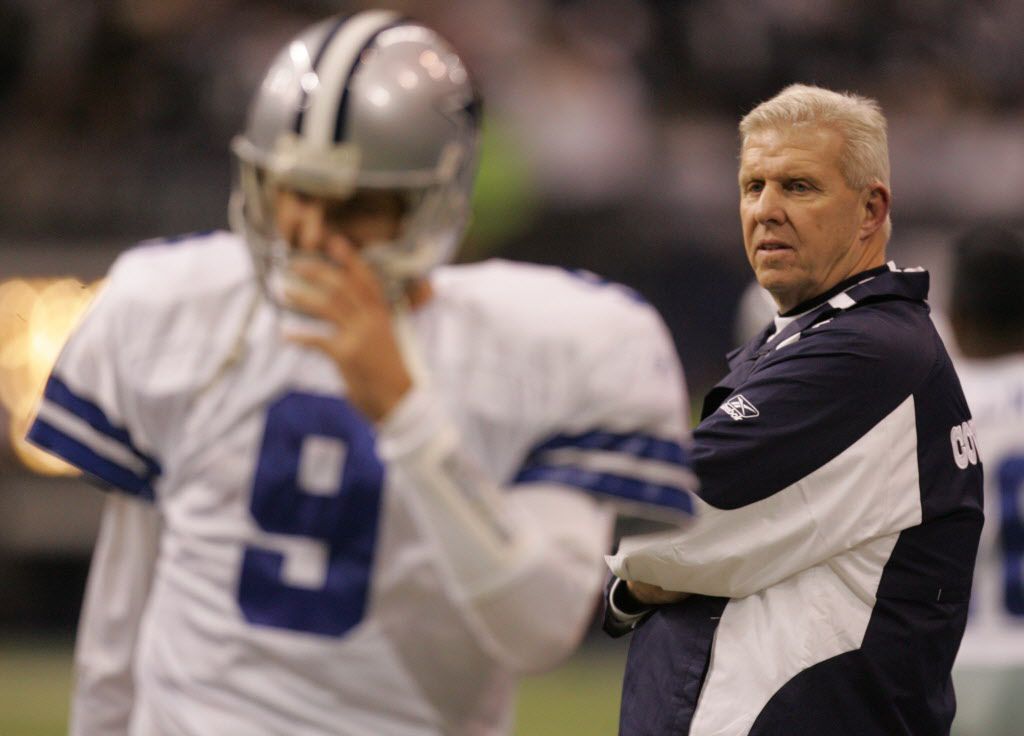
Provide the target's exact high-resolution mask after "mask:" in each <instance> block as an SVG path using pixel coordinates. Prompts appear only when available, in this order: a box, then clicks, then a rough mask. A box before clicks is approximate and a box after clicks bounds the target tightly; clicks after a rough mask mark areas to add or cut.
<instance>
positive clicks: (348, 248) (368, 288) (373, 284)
mask: <svg viewBox="0 0 1024 736" xmlns="http://www.w3.org/2000/svg"><path fill="white" fill-rule="evenodd" d="M327 255H328V256H329V257H330V258H331V259H332V260H334V261H336V262H337V263H339V264H341V265H342V266H343V267H344V268H345V273H346V276H348V279H349V286H350V288H351V289H352V291H353V294H354V295H355V296H356V297H357V298H359V299H361V300H364V301H374V302H376V301H380V300H381V298H382V293H383V292H382V290H381V288H380V282H379V281H378V279H377V274H376V272H375V271H374V270H373V269H372V268H370V265H369V264H368V263H367V262H366V259H364V258H363V257H362V256H361V255H360V254H359V251H358V250H356V248H354V247H353V246H352V243H351V242H350V241H349V240H348V239H347V238H345V237H344V236H341V235H335V236H332V237H330V238H328V239H327Z"/></svg>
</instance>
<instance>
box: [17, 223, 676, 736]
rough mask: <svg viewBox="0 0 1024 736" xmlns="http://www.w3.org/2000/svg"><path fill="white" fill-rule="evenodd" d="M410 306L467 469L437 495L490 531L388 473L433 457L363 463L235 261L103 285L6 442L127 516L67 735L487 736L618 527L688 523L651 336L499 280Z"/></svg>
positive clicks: (92, 610)
mask: <svg viewBox="0 0 1024 736" xmlns="http://www.w3.org/2000/svg"><path fill="white" fill-rule="evenodd" d="M432 287H433V298H432V299H431V301H430V302H429V303H428V304H426V305H425V306H424V307H422V308H420V309H418V310H416V311H415V312H413V313H411V314H410V315H409V317H408V322H407V328H408V332H410V333H411V335H412V341H413V343H414V344H415V346H416V349H415V352H416V358H415V360H416V362H417V363H418V364H419V367H418V370H419V372H420V373H421V375H423V376H425V377H426V380H425V382H424V383H423V385H420V384H419V383H418V384H417V392H418V395H420V396H429V399H430V402H432V405H433V406H434V409H433V410H432V411H436V412H438V413H439V414H438V415H439V416H443V418H444V422H445V423H446V424H445V426H446V427H447V428H448V429H447V430H446V431H448V430H450V431H451V432H454V433H455V436H457V437H458V446H459V448H460V453H461V455H460V457H461V458H463V459H466V460H468V461H469V465H471V466H472V467H471V468H470V469H469V470H467V469H465V468H462V469H455V470H452V471H451V472H453V473H454V474H455V476H458V479H461V481H458V482H456V483H455V485H458V484H459V482H462V483H463V484H465V479H466V478H467V477H470V478H471V477H473V473H481V474H482V477H484V478H485V479H486V481H488V482H492V483H493V484H494V486H495V488H496V489H498V488H500V491H501V493H500V495H499V496H498V499H499V503H498V504H497V505H499V506H500V507H501V508H495V509H489V510H485V511H484V512H482V513H480V514H477V512H476V511H475V510H474V509H473V508H472V506H473V504H474V503H479V504H481V505H483V504H490V506H495V504H494V502H493V499H489V497H487V496H486V495H481V496H480V497H479V498H473V497H472V493H470V494H469V496H468V497H467V499H464V500H462V501H459V503H461V504H463V507H461V508H456V507H453V508H455V510H454V511H450V510H449V511H444V512H440V511H439V512H437V513H435V510H433V509H432V508H431V504H432V503H433V501H432V500H431V496H430V493H427V492H426V489H425V488H421V487H418V486H417V483H416V478H417V475H416V472H415V469H412V468H411V466H410V467H406V466H405V465H403V462H405V461H404V460H401V458H402V457H404V455H403V454H402V453H403V452H405V450H404V449H403V448H406V447H412V446H414V445H416V443H418V442H421V441H422V442H426V441H428V440H429V438H422V437H418V436H417V428H416V427H414V426H413V427H395V428H391V429H388V428H387V427H385V428H379V432H380V435H379V436H378V434H377V433H375V430H374V428H372V427H371V426H370V425H368V424H367V423H366V422H365V421H364V420H363V419H362V417H361V416H360V415H359V414H358V413H357V412H356V411H355V409H354V408H353V407H352V406H351V405H349V404H348V403H347V402H346V400H345V387H344V384H343V381H342V380H341V378H340V377H339V374H338V372H337V370H336V368H335V366H334V365H333V363H331V362H330V361H329V360H328V359H327V358H326V357H324V356H323V355H321V354H320V353H318V352H315V351H312V350H309V349H305V348H302V347H300V346H298V345H296V344H294V343H292V342H289V341H288V340H286V339H285V338H284V337H283V336H282V317H281V314H280V312H279V311H278V310H277V309H275V308H274V307H273V306H271V304H270V303H269V302H268V301H267V300H266V299H264V298H263V296H262V294H261V292H260V290H259V287H258V284H257V280H256V279H255V277H254V274H253V268H252V265H251V262H250V258H249V255H248V253H247V250H246V248H245V245H244V243H243V242H242V241H241V240H240V239H238V238H237V237H236V236H234V235H232V234H228V233H223V232H219V233H213V234H209V235H205V236H196V237H190V238H186V239H183V240H181V241H179V242H163V243H155V244H149V245H144V246H141V247H139V248H135V249H133V250H131V251H129V252H127V253H126V254H125V255H123V256H122V257H121V258H120V259H119V260H118V262H117V263H116V264H115V266H114V268H113V269H112V272H111V276H110V279H109V281H108V283H107V284H106V286H105V288H104V289H103V290H102V292H101V294H100V295H99V297H98V298H97V300H96V302H95V303H94V304H93V306H92V307H91V309H90V311H89V312H88V313H87V315H86V317H85V319H84V320H83V322H82V323H81V324H80V325H79V327H78V328H77V330H76V331H75V333H74V334H73V335H72V337H71V338H70V340H69V341H68V343H67V345H66V347H65V349H64V351H63V353H62V355H61V357H60V359H59V360H58V363H57V365H56V367H55V369H54V372H53V375H52V377H51V379H50V381H49V383H48V386H47V389H46V393H45V397H44V400H43V402H42V404H41V406H40V411H39V415H38V418H37V420H36V423H35V425H34V426H33V429H32V430H31V432H30V438H31V439H32V440H33V441H34V442H36V443H37V444H39V445H41V446H44V447H47V448H49V449H51V450H52V451H54V452H57V453H58V454H60V455H62V456H63V457H65V458H66V459H68V460H70V461H71V462H73V463H75V464H77V465H78V466H80V467H81V468H83V469H84V470H85V471H87V472H88V473H90V474H92V475H93V476H95V477H96V478H98V479H99V480H101V481H102V482H104V483H106V484H108V485H110V486H113V487H114V488H116V489H119V490H121V491H125V492H126V493H127V494H129V495H130V496H133V497H135V498H137V499H149V500H151V503H147V504H145V506H144V507H143V506H141V505H140V504H139V503H138V502H137V501H136V500H134V499H132V500H130V501H126V500H124V498H123V497H122V496H117V495H115V496H113V497H112V498H113V499H118V498H121V499H122V500H119V501H117V500H112V501H111V502H110V505H111V509H110V511H109V514H108V518H105V520H104V530H103V532H101V539H100V541H99V542H98V546H97V550H96V553H95V556H94V562H93V568H92V571H91V573H90V583H89V591H88V593H87V599H86V605H85V609H84V612H83V619H82V623H81V627H80V631H79V641H78V645H77V647H78V650H77V655H76V656H77V679H78V685H77V692H76V695H75V701H74V704H73V719H72V731H73V732H75V733H82V734H87V733H95V732H99V731H100V730H102V729H103V728H105V727H107V725H109V723H114V722H115V721H116V720H117V719H118V718H120V717H123V713H121V711H122V710H124V709H128V708H130V709H131V711H132V712H131V718H132V724H133V725H132V729H131V730H132V732H133V733H137V734H149V733H157V734H164V733H166V734H242V733H244V734H296V733H302V734H333V735H338V734H374V735H380V734H388V736H403V735H405V734H408V735H409V736H412V735H421V734H442V733H444V734H500V733H506V732H507V731H508V730H509V728H510V727H511V717H512V713H513V700H514V675H515V674H516V673H519V672H524V671H531V670H537V669H542V668H546V667H550V666H552V665H554V664H556V663H557V662H558V661H559V659H561V658H562V657H564V656H566V655H567V654H568V653H569V652H570V651H571V650H572V648H573V647H574V646H575V645H576V644H577V643H578V641H579V639H580V637H581V636H582V634H583V632H584V630H585V627H586V624H587V623H588V621H589V620H590V617H591V616H592V614H593V610H594V605H595V602H596V600H597V595H598V593H599V589H600V587H601V583H602V580H603V576H604V573H603V569H602V568H603V564H602V554H603V553H604V552H606V551H607V547H608V546H609V544H610V537H611V527H612V521H613V517H614V516H615V511H616V509H624V508H632V509H633V510H636V509H638V508H652V509H668V510H669V512H673V511H674V512H680V511H682V512H685V511H686V510H687V509H688V508H689V503H690V499H689V496H688V495H687V492H686V491H685V490H683V489H685V488H686V487H687V486H688V484H691V483H692V477H691V476H689V474H688V470H687V463H686V460H685V457H684V453H683V450H682V443H683V441H684V439H685V434H686V429H685V427H686V422H687V417H688V408H687V399H686V395H685V388H684V384H683V378H682V373H681V369H680V366H679V364H678V360H677V358H676V355H675V352H674V349H673V346H672V343H671V340H670V337H669V335H668V332H667V330H666V329H665V327H664V325H663V323H662V322H661V320H660V318H659V317H658V315H657V313H656V312H655V310H654V309H653V308H651V307H650V306H649V305H646V304H644V303H643V302H642V301H641V300H639V299H638V298H637V297H636V295H635V294H633V293H631V292H630V291H629V290H628V289H625V288H624V287H621V286H617V285H612V284H607V283H603V282H600V281H599V280H597V279H595V278H592V277H590V276H587V275H580V274H575V273H570V272H568V271H565V270H562V269H558V268H551V267H539V266H530V265H524V264H513V263H509V262H502V261H489V262H485V263H481V264H476V265H468V266H451V267H444V268H441V269H438V270H437V271H436V272H434V274H433V275H432ZM409 412H412V410H409ZM409 412H406V413H407V414H408V415H409V416H414V413H409ZM389 421H390V420H389ZM399 424H400V422H399ZM431 431H432V430H431ZM431 431H427V430H421V431H419V434H420V435H423V434H430V433H431ZM388 433H390V435H389V436H388V437H387V438H386V443H385V440H384V439H383V437H384V435H385V434H388ZM385 444H387V448H388V449H387V452H383V450H384V449H385V448H384V445H385ZM392 457H394V458H398V459H395V460H391V459H390V458H392ZM460 462H461V461H460ZM449 470H451V469H449ZM458 479H457V480H458ZM483 485H486V483H484V484H483ZM453 487H454V486H453ZM456 506H457V504H456ZM154 510H155V511H154ZM489 513H493V515H494V518H495V519H496V521H495V524H496V525H497V526H498V527H500V528H499V529H498V531H497V532H496V534H497V535H498V536H499V537H502V535H504V536H505V537H507V540H506V541H507V542H508V544H507V549H508V550H511V551H510V552H508V553H507V554H506V555H505V558H503V562H502V567H501V570H500V573H497V572H496V573H494V574H490V573H488V569H487V568H486V567H485V566H484V562H483V561H482V557H483V556H481V560H465V559H463V560H459V559H457V558H458V557H459V544H460V543H462V542H461V541H460V540H461V539H462V537H463V532H461V531H459V530H460V528H461V527H460V526H459V524H460V523H462V522H460V521H459V519H460V518H461V517H460V514H462V515H463V516H466V517H467V518H469V517H473V516H474V515H477V516H479V518H482V519H487V518H488V514H489ZM445 514H447V516H445ZM140 516H141V517H148V518H146V519H144V520H142V521H139V520H138V519H137V518H136V517H140ZM442 517H443V518H442ZM133 519H135V521H133ZM439 519H440V520H439ZM474 523H479V522H478V521H466V522H465V524H464V526H465V529H467V530H468V529H470V527H471V526H472V524H474ZM118 529H120V532H119V531H118ZM140 530H141V531H140ZM453 530H454V531H453ZM469 533H470V532H469V531H466V532H465V535H467V538H468V535H469ZM155 536H159V539H158V542H157V540H155V539H154V537H155ZM473 564H476V566H477V568H478V569H469V568H472V566H473ZM467 569H469V571H468V572H467ZM150 571H151V572H150ZM468 580H472V584H470V583H468V582H467V581H468ZM136 609H137V610H138V612H139V614H138V615H139V617H140V618H141V624H140V625H139V627H138V632H137V635H136V633H135V624H134V623H133V619H134V617H135V611H136ZM136 637H137V638H136ZM119 670H123V671H119ZM132 702H133V705H131V703H132ZM104 719H107V720H106V721H105V720H104Z"/></svg>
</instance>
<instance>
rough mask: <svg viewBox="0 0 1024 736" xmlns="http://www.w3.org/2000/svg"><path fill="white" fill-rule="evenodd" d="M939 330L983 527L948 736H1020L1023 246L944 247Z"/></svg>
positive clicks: (993, 241) (996, 232) (978, 231)
mask: <svg viewBox="0 0 1024 736" xmlns="http://www.w3.org/2000/svg"><path fill="white" fill-rule="evenodd" d="M951 277H952V284H951V287H952V288H951V298H950V306H949V310H950V311H949V321H950V324H951V327H952V331H953V336H954V340H955V345H956V347H957V348H958V350H959V356H958V359H957V372H958V373H959V375H960V382H961V384H962V385H963V389H964V394H965V395H966V396H967V402H968V404H970V407H971V413H972V414H973V416H974V422H973V427H974V433H975V436H976V437H977V446H978V453H979V455H980V457H981V460H982V462H983V463H984V466H985V511H986V516H987V517H988V518H987V522H986V524H985V528H984V530H983V532H982V535H981V544H980V546H979V548H978V562H977V565H976V568H975V572H974V591H973V594H972V597H971V613H970V616H969V617H968V619H967V631H966V632H965V633H964V640H963V643H962V644H961V647H960V652H959V654H958V655H957V662H956V667H955V669H954V670H953V679H954V682H955V683H956V688H957V716H956V720H955V722H954V727H953V733H954V734H957V736H1016V734H1019V733H1021V729H1022V728H1024V697H1022V696H1024V565H1022V559H1024V239H1022V238H1021V237H1020V235H1019V234H1017V233H1016V232H1014V231H1012V230H1010V229H1008V228H1005V227H1000V226H995V225H986V226H979V227H976V228H972V229H970V230H968V231H967V232H965V233H964V234H963V235H961V236H960V238H958V239H957V241H956V242H955V243H954V249H953V260H952V274H951Z"/></svg>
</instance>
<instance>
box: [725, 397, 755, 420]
mask: <svg viewBox="0 0 1024 736" xmlns="http://www.w3.org/2000/svg"><path fill="white" fill-rule="evenodd" d="M722 409H723V410H725V413H726V414H728V415H729V416H731V417H732V418H733V419H734V420H736V421H737V422H738V421H740V420H741V419H750V418H751V417H756V416H760V415H761V412H759V411H758V410H757V407H756V406H754V405H753V404H751V403H750V402H749V401H747V398H746V397H745V396H744V395H743V394H736V395H735V396H733V397H732V398H731V399H729V400H728V401H726V402H725V403H724V404H722Z"/></svg>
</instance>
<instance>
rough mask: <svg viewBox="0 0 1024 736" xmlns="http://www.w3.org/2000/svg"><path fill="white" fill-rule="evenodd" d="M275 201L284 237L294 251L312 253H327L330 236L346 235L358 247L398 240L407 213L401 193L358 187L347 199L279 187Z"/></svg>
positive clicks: (351, 244)
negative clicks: (313, 194)
mask: <svg viewBox="0 0 1024 736" xmlns="http://www.w3.org/2000/svg"><path fill="white" fill-rule="evenodd" d="M274 204H275V220H276V223H277V229H278V232H279V233H280V235H281V237H282V238H283V239H284V240H285V241H286V242H287V243H288V244H289V245H290V246H291V248H292V249H293V252H301V253H306V254H311V255H312V254H320V255H323V254H325V253H326V252H327V250H326V245H327V240H328V238H330V237H338V236H340V237H343V238H345V239H346V240H347V241H348V244H349V245H350V246H352V247H353V248H355V249H356V250H360V249H362V248H363V247H365V246H366V245H368V244H370V243H374V242H380V241H391V240H395V239H396V238H397V237H398V235H399V234H400V232H401V225H402V216H403V215H404V214H405V202H404V200H403V199H402V197H401V195H400V194H399V193H397V192H393V191H384V190H371V189H365V190H358V191H356V192H355V193H354V194H353V195H352V196H351V197H348V198H346V199H335V198H328V197H316V196H312V195H309V194H305V193H302V192H299V191H295V190H292V189H280V190H278V192H277V195H276V197H275V203H274Z"/></svg>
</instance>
